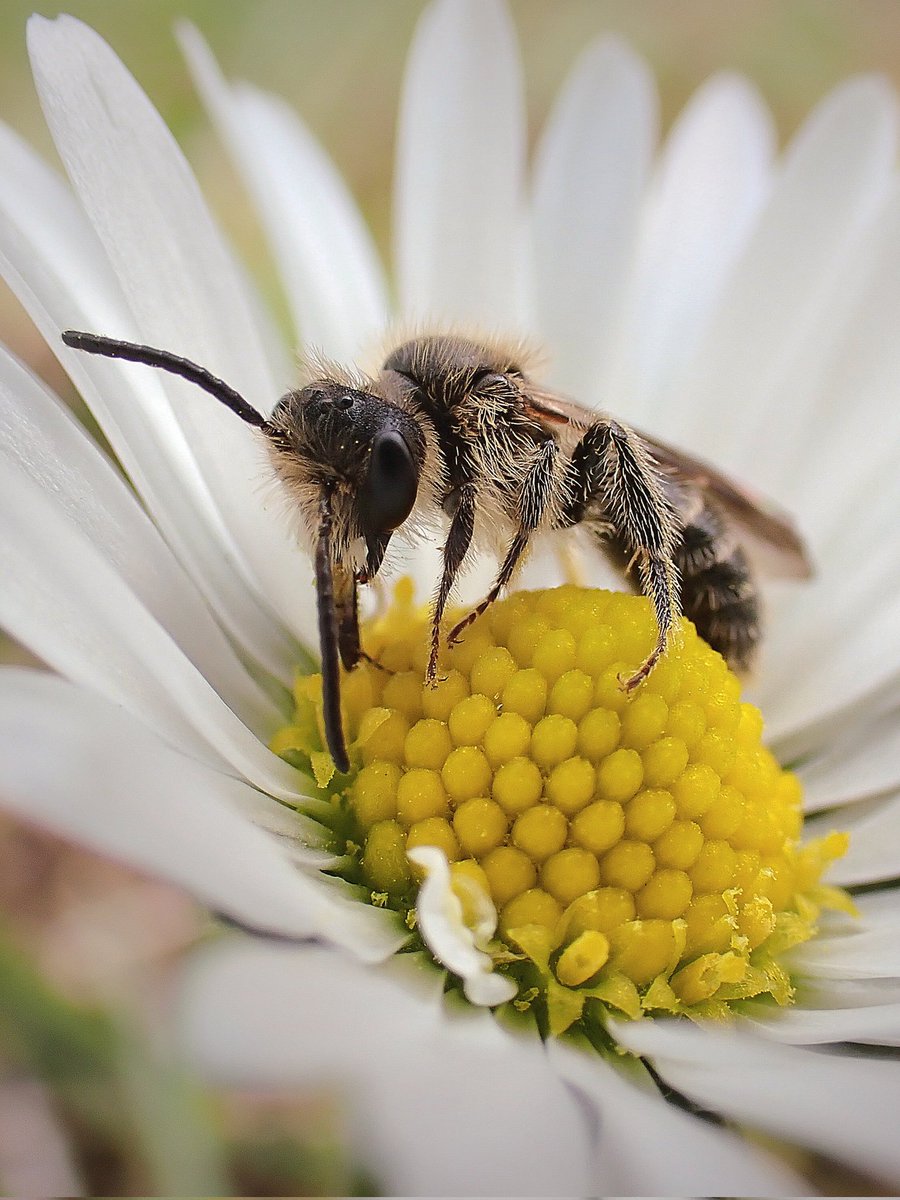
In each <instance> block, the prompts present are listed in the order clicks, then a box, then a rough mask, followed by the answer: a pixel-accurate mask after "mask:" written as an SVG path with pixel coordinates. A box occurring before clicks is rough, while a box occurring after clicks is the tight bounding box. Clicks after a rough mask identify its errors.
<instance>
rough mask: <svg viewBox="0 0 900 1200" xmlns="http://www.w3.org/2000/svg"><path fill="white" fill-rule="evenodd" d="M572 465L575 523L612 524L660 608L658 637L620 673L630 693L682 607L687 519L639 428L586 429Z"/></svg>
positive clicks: (602, 424) (604, 422)
mask: <svg viewBox="0 0 900 1200" xmlns="http://www.w3.org/2000/svg"><path fill="white" fill-rule="evenodd" d="M572 469H573V474H574V479H575V494H574V496H573V499H572V503H571V505H570V511H569V514H568V518H569V523H570V524H575V523H577V522H579V521H582V520H583V521H586V522H587V523H589V524H597V525H599V526H602V527H603V529H604V531H611V533H612V536H613V537H614V539H615V540H616V541H618V542H620V543H621V544H622V546H623V548H624V549H625V551H626V553H627V554H628V555H629V556H630V558H631V562H632V563H634V564H636V565H637V568H638V575H639V577H640V581H641V590H642V592H643V593H644V595H645V596H647V597H649V599H650V600H651V601H652V604H653V610H654V613H655V615H656V625H657V638H656V644H655V645H654V647H653V649H652V650H651V652H650V654H649V655H648V656H647V658H646V659H645V660H644V662H642V663H641V665H640V666H639V667H638V669H637V671H636V672H635V673H634V674H633V675H631V676H630V677H628V678H627V679H623V680H622V685H623V687H624V688H625V690H626V691H629V692H630V691H633V690H634V688H636V687H637V686H638V684H639V683H642V682H643V680H645V679H646V678H647V676H648V675H649V674H650V672H651V671H652V670H653V668H654V667H655V666H656V664H657V662H658V661H659V658H660V656H661V655H662V654H663V652H664V651H665V648H666V644H667V642H668V638H669V633H670V632H671V629H672V626H673V624H674V622H675V620H676V618H677V617H678V614H679V612H680V609H681V606H680V594H679V580H678V570H677V568H676V565H675V552H676V549H677V547H678V544H679V540H680V533H681V526H680V521H679V517H678V512H677V509H676V508H675V505H674V504H673V502H672V499H671V497H670V494H669V493H670V490H671V484H670V483H669V481H667V480H666V479H665V477H664V476H663V475H662V473H661V472H660V471H659V469H658V468H657V466H656V464H655V463H654V462H653V459H652V457H651V456H650V452H649V451H648V450H647V448H646V447H645V445H644V443H643V442H642V441H641V439H640V438H639V437H638V435H637V434H636V433H634V432H633V431H632V430H630V429H628V428H627V427H626V426H624V425H620V424H619V423H618V422H617V421H610V420H608V419H606V418H603V419H601V420H599V421H597V422H596V423H595V424H594V425H592V426H591V427H590V428H589V429H588V430H587V431H586V432H585V434H584V437H583V438H582V439H581V441H580V442H579V443H578V445H577V446H576V447H575V451H574V453H573V455H572ZM594 504H596V506H597V509H598V511H597V518H596V521H594V520H593V519H592V513H591V508H592V507H593V505H594Z"/></svg>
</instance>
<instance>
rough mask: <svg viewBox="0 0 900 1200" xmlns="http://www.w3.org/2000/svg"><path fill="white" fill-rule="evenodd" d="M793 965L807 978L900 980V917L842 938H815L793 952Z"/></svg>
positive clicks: (791, 956) (844, 935)
mask: <svg viewBox="0 0 900 1200" xmlns="http://www.w3.org/2000/svg"><path fill="white" fill-rule="evenodd" d="M790 962H791V964H792V966H793V967H795V968H796V969H797V970H798V971H800V972H801V973H802V974H804V975H813V976H819V977H821V978H824V979H887V978H891V979H896V978H898V977H900V917H898V919H897V920H896V921H895V922H894V923H893V924H891V925H888V924H885V925H883V926H881V927H880V928H877V929H862V930H860V931H859V932H855V933H845V934H842V935H840V936H838V937H823V936H821V935H820V936H819V937H817V938H814V939H813V940H812V941H811V942H806V943H804V945H802V946H798V947H796V949H794V950H792V951H791V954H790Z"/></svg>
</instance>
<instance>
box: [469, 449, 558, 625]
mask: <svg viewBox="0 0 900 1200" xmlns="http://www.w3.org/2000/svg"><path fill="white" fill-rule="evenodd" d="M557 457H558V451H557V449H556V443H555V442H553V441H552V440H550V439H548V440H547V441H546V442H544V444H543V445H542V446H541V448H540V452H539V453H538V455H537V457H536V458H535V461H534V464H533V465H532V467H531V469H530V471H529V472H528V474H527V475H526V477H525V481H524V483H523V485H522V490H521V492H520V495H519V504H518V509H519V514H518V515H519V528H518V529H517V530H516V533H515V535H514V537H513V540H512V542H511V543H510V546H509V549H508V550H507V552H506V556H505V558H504V559H503V562H502V563H501V565H500V570H499V571H498V572H497V577H496V579H495V580H494V582H493V584H492V586H491V589H490V591H489V592H488V594H487V595H486V596H485V598H484V599H483V600H482V601H481V602H480V603H479V604H477V605H476V606H475V607H474V608H473V609H472V611H471V612H469V613H467V614H466V615H465V616H464V617H463V619H462V620H461V621H459V622H458V623H457V624H456V625H455V626H454V627H453V629H451V631H450V636H449V638H448V639H447V640H448V642H449V643H450V645H451V646H452V645H453V644H454V643H456V642H458V641H459V639H460V636H461V634H462V633H463V632H464V631H465V630H466V629H467V628H468V627H469V626H470V625H471V624H472V622H473V621H475V620H477V618H478V617H480V616H481V614H482V613H483V612H486V611H487V609H489V608H490V606H491V605H492V604H493V603H494V601H495V600H496V599H497V598H498V596H499V595H500V593H501V592H502V591H503V589H504V588H505V587H506V586H507V584H508V583H509V581H510V580H511V579H512V577H513V575H514V574H515V571H516V567H517V566H518V565H519V562H520V561H521V559H522V555H523V554H524V553H525V551H526V550H527V549H528V542H529V540H530V538H531V535H532V534H533V533H534V531H535V529H536V528H537V527H538V525H539V524H540V521H541V518H542V517H543V515H544V513H545V512H546V511H547V506H548V504H549V503H550V498H551V496H552V494H553V486H554V474H555V468H556V461H557Z"/></svg>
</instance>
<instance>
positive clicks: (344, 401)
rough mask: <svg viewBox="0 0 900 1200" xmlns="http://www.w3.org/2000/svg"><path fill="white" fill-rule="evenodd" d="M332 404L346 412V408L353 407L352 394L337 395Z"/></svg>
mask: <svg viewBox="0 0 900 1200" xmlns="http://www.w3.org/2000/svg"><path fill="white" fill-rule="evenodd" d="M334 404H335V407H336V408H339V409H340V410H341V412H346V411H347V409H348V408H352V407H353V397H352V396H338V398H337V400H335V402H334Z"/></svg>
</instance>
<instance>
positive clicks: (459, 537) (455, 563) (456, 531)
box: [425, 483, 476, 683]
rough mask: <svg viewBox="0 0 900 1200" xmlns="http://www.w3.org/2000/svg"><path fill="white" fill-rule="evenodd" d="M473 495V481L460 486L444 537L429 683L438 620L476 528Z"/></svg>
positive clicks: (430, 674) (437, 639)
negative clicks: (445, 536) (442, 564)
mask: <svg viewBox="0 0 900 1200" xmlns="http://www.w3.org/2000/svg"><path fill="white" fill-rule="evenodd" d="M475 495H476V491H475V485H474V483H464V484H462V485H461V486H460V487H459V489H458V491H457V493H456V496H455V501H456V507H455V509H454V512H453V517H452V519H451V521H450V529H449V532H448V533H447V540H446V542H445V543H444V566H443V570H442V571H441V581H440V583H439V584H438V592H437V596H436V597H435V601H434V611H433V613H432V617H431V652H430V654H429V656H428V668H427V670H426V672H425V679H426V681H427V682H428V683H434V680H435V678H436V677H437V660H438V653H439V651H440V648H441V620H442V619H443V616H444V609H445V608H446V607H447V601H448V600H449V599H450V592H451V591H452V589H453V583H454V580H455V579H456V576H457V575H458V574H459V569H460V567H461V566H462V564H463V560H464V559H465V557H466V555H467V554H468V552H469V546H470V545H471V544H472V534H473V533H474V531H475Z"/></svg>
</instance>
